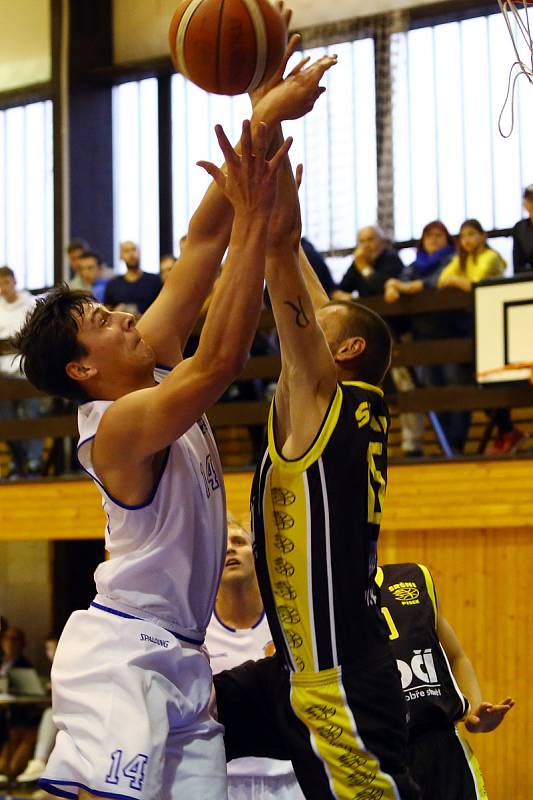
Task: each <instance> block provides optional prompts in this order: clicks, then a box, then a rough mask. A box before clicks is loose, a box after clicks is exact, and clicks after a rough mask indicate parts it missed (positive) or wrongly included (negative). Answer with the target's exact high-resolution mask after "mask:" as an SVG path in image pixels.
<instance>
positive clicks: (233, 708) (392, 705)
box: [214, 656, 420, 800]
mask: <svg viewBox="0 0 533 800" xmlns="http://www.w3.org/2000/svg"><path fill="white" fill-rule="evenodd" d="M369 666H370V665H367V666H366V667H365V668H363V665H362V664H358V665H357V667H353V666H351V667H342V668H339V669H332V670H325V671H323V672H319V673H290V672H289V670H288V669H287V668H286V666H285V665H284V663H283V661H282V660H281V659H280V658H279V657H278V656H273V657H271V658H266V659H262V660H261V661H247V662H246V663H245V664H242V665H241V666H239V667H235V668H234V669H232V670H226V671H225V672H221V673H219V674H218V675H215V678H214V681H215V690H216V695H217V707H218V717H219V720H220V722H221V723H222V724H223V725H224V726H225V729H226V732H225V745H226V755H227V759H228V761H231V760H232V759H233V758H239V757H243V756H259V757H261V756H263V757H266V758H281V759H290V760H291V761H292V764H293V767H294V771H295V773H296V777H297V778H298V782H299V783H300V786H301V788H302V791H303V793H304V794H305V796H306V798H308V800H337V798H339V799H340V798H342V800H344V799H346V800H397V798H401V800H418V798H419V797H420V794H419V792H418V789H417V787H416V785H415V784H414V782H413V781H412V780H411V778H410V776H409V773H408V770H407V766H406V762H407V735H406V729H405V715H406V708H405V700H404V696H403V692H402V689H401V686H400V682H399V677H398V672H397V669H396V664H395V663H394V662H393V661H391V659H390V658H386V659H384V660H383V661H382V662H381V663H380V662H376V661H373V662H372V664H371V669H370V668H369Z"/></svg>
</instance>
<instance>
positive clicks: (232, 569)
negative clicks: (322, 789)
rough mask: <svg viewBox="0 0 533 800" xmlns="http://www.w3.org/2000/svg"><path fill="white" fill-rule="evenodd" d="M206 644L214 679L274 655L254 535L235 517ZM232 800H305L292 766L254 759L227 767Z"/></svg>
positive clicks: (238, 761)
mask: <svg viewBox="0 0 533 800" xmlns="http://www.w3.org/2000/svg"><path fill="white" fill-rule="evenodd" d="M205 643H206V645H207V648H208V650H209V656H210V659H211V667H212V669H213V673H214V674H216V673H218V672H221V671H222V670H225V669H231V668H232V667H235V666H237V665H238V664H242V663H243V662H244V661H248V660H253V661H255V660H257V659H259V658H264V657H265V656H268V655H271V654H272V653H273V652H274V643H273V642H272V635H271V633H270V628H269V627H268V622H267V619H266V616H265V612H264V609H263V603H262V600H261V595H260V593H259V586H258V585H257V578H256V575H255V566H254V557H253V553H252V539H251V535H250V533H249V532H248V531H247V530H246V529H245V528H244V527H242V526H241V525H239V523H238V522H237V521H236V520H234V519H233V518H231V517H229V519H228V549H227V553H226V563H225V566H224V572H223V573H222V580H221V582H220V588H219V591H218V595H217V599H216V603H215V608H214V611H213V616H212V618H211V622H210V623H209V626H208V628H207V633H206V639H205ZM250 725H252V726H253V725H254V720H253V718H250ZM228 798H229V800H304V796H303V794H302V791H301V789H300V787H299V785H298V781H297V780H296V776H295V774H294V771H293V769H292V765H291V762H290V761H278V760H275V759H270V758H253V757H249V758H236V759H235V760H233V761H230V763H229V764H228Z"/></svg>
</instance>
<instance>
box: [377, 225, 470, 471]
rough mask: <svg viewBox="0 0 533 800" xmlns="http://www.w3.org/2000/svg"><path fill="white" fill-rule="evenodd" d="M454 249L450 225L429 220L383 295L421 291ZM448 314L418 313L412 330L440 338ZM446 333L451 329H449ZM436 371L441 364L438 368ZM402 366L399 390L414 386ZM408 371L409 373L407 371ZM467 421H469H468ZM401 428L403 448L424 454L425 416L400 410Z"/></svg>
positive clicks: (392, 297) (392, 298) (396, 373)
mask: <svg viewBox="0 0 533 800" xmlns="http://www.w3.org/2000/svg"><path fill="white" fill-rule="evenodd" d="M454 253H455V242H454V240H453V237H452V235H451V234H450V232H449V231H448V229H447V227H446V226H445V225H444V224H443V223H442V222H440V220H433V222H428V224H427V225H426V226H425V227H424V229H423V231H422V237H421V239H420V243H419V246H418V250H417V253H416V258H415V260H414V261H413V263H412V264H410V265H409V266H406V267H404V268H403V270H402V272H401V274H400V277H399V278H389V280H388V281H387V282H386V284H385V292H384V298H385V300H386V302H387V303H395V302H397V301H398V300H399V299H400V296H401V295H402V294H418V293H419V292H422V291H423V290H424V289H433V288H435V286H436V285H437V280H438V278H439V275H440V273H441V272H442V270H443V268H444V267H445V266H446V264H447V263H448V262H449V261H450V259H451V257H452V255H453V254H454ZM446 321H448V322H449V321H450V319H449V315H447V319H445V320H443V315H442V314H415V315H414V316H413V318H412V319H411V320H410V332H411V333H412V335H413V337H414V338H415V339H438V338H439V337H441V336H442V335H444V333H443V327H444V325H445V324H446ZM447 335H449V333H448V332H447ZM436 369H437V371H438V370H439V367H437V368H436ZM405 372H408V371H407V370H405V369H402V368H398V367H396V368H394V370H393V373H392V374H393V379H394V382H395V384H396V387H397V388H398V389H399V390H400V391H406V390H409V389H412V388H413V386H414V383H413V380H412V379H411V380H409V378H408V377H407V378H406V375H405V374H404V373H405ZM408 374H409V373H408ZM430 375H431V373H430V372H429V371H426V374H425V377H426V382H427V383H430V384H431V380H430ZM467 424H468V423H467ZM400 426H401V429H402V451H403V454H404V456H406V457H407V458H412V457H416V456H421V455H423V448H424V439H423V437H424V416H423V415H422V414H400Z"/></svg>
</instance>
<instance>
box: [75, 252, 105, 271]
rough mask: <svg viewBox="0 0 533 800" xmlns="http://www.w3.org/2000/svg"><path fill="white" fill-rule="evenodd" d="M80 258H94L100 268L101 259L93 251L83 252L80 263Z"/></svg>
mask: <svg viewBox="0 0 533 800" xmlns="http://www.w3.org/2000/svg"><path fill="white" fill-rule="evenodd" d="M82 258H94V260H95V261H96V263H97V264H98V266H99V267H101V266H102V258H101V256H100V255H99V254H98V253H97V252H96V251H95V250H84V251H83V253H82V254H81V256H80V261H81V259H82Z"/></svg>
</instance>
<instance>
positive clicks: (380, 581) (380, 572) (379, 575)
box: [374, 567, 385, 589]
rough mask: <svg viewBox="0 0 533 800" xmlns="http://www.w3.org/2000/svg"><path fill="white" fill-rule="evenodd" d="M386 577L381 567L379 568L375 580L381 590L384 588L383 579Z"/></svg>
mask: <svg viewBox="0 0 533 800" xmlns="http://www.w3.org/2000/svg"><path fill="white" fill-rule="evenodd" d="M384 577H385V576H384V574H383V570H382V569H381V567H378V568H377V569H376V577H375V578H374V580H375V581H376V583H377V585H378V586H379V588H380V589H381V587H382V586H383V578H384Z"/></svg>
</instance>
